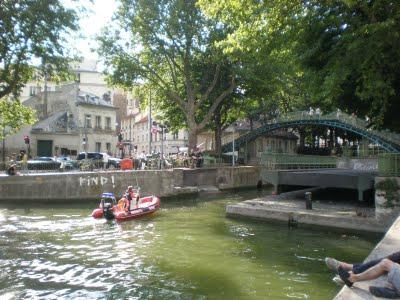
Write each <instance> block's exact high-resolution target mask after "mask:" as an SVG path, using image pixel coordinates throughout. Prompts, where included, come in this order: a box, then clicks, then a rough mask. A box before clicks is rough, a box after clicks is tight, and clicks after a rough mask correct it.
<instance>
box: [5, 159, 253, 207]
mask: <svg viewBox="0 0 400 300" xmlns="http://www.w3.org/2000/svg"><path fill="white" fill-rule="evenodd" d="M259 180H260V169H259V168H258V167H241V166H240V167H223V168H204V169H173V170H162V171H161V170H135V171H119V170H118V171H107V172H101V171H100V172H79V173H51V174H45V173H43V174H28V175H22V176H2V177H0V201H1V200H24V201H25V200H28V201H30V200H32V201H35V200H36V201H47V200H51V201H54V200H59V201H65V200H82V199H99V196H100V194H101V193H103V192H113V193H115V194H116V195H118V196H119V195H121V193H122V192H123V191H125V190H126V188H127V187H128V186H129V185H132V186H136V185H138V186H140V188H141V191H142V193H143V194H144V195H146V194H154V195H157V196H160V197H167V196H174V195H177V194H182V193H193V192H196V191H197V188H198V187H201V186H215V187H217V188H219V189H229V188H242V187H256V185H257V183H258V181H259Z"/></svg>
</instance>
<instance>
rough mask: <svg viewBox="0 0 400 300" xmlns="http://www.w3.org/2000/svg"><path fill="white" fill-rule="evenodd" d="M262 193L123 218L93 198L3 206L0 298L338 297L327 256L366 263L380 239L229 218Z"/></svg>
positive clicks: (183, 202) (186, 202)
mask: <svg viewBox="0 0 400 300" xmlns="http://www.w3.org/2000/svg"><path fill="white" fill-rule="evenodd" d="M261 193H264V194H266V193H269V191H263V192H261ZM257 196H260V194H259V193H257V192H254V191H244V192H240V193H226V194H218V195H208V196H202V197H198V198H190V199H187V198H186V199H185V198H179V199H175V200H174V199H168V200H166V201H164V202H163V203H162V208H161V210H160V211H158V212H157V214H156V215H154V216H153V217H150V218H146V219H141V220H135V221H130V222H126V223H123V224H116V223H114V222H106V221H105V220H94V219H92V218H91V217H90V213H91V210H92V209H93V207H94V206H95V205H97V204H93V203H92V204H82V205H76V204H75V205H74V206H57V207H52V206H50V205H48V206H40V207H39V206H37V207H32V208H30V209H24V208H21V207H13V208H11V207H3V208H2V209H1V210H0V267H1V268H0V298H1V299H71V298H72V299H76V298H81V299H289V298H294V299H332V298H333V297H334V295H335V294H336V293H337V292H338V291H339V288H338V287H337V286H335V284H334V283H332V281H331V279H332V273H331V272H329V271H328V270H327V268H326V267H325V264H324V261H323V258H324V257H325V256H334V257H338V258H342V259H344V260H347V261H359V260H360V259H363V258H364V257H365V256H366V255H367V254H368V253H369V252H370V251H371V250H372V248H373V247H374V245H375V244H376V242H377V240H378V239H379V236H377V235H357V234H354V233H347V234H344V233H339V232H332V231H329V230H326V229H319V230H306V229H301V228H297V229H289V228H288V227H287V226H285V224H268V223H258V222H252V221H246V220H233V219H228V218H226V217H225V206H226V205H227V204H228V203H235V202H238V201H243V200H245V199H251V198H254V197H257Z"/></svg>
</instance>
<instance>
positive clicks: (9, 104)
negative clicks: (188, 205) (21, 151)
mask: <svg viewBox="0 0 400 300" xmlns="http://www.w3.org/2000/svg"><path fill="white" fill-rule="evenodd" d="M35 121H36V117H35V113H34V111H33V110H32V109H30V108H29V107H27V106H25V105H23V104H21V103H20V102H19V101H18V100H10V99H0V140H2V139H4V138H5V135H8V134H11V133H14V132H16V131H18V130H19V129H20V128H21V127H22V126H23V125H25V124H33V123H34V122H35Z"/></svg>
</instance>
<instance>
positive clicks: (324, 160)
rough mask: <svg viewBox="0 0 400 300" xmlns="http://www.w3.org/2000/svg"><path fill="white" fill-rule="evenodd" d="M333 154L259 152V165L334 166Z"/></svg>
mask: <svg viewBox="0 0 400 300" xmlns="http://www.w3.org/2000/svg"><path fill="white" fill-rule="evenodd" d="M336 163H337V158H336V157H334V156H317V155H298V154H287V153H268V152H264V153H262V154H261V165H262V166H264V167H265V168H267V169H270V170H288V169H320V168H336V165H337V164H336Z"/></svg>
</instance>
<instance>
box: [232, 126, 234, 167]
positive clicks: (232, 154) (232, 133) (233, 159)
mask: <svg viewBox="0 0 400 300" xmlns="http://www.w3.org/2000/svg"><path fill="white" fill-rule="evenodd" d="M232 166H233V167H234V166H235V123H233V124H232Z"/></svg>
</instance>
